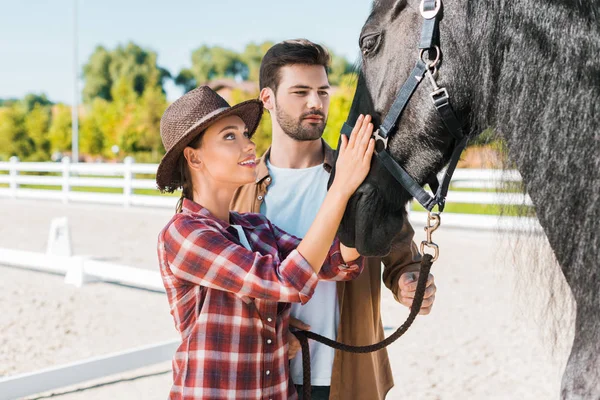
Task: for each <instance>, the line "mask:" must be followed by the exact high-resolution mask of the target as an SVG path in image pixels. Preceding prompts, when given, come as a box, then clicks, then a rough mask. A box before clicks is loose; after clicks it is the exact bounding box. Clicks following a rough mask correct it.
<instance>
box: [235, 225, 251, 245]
mask: <svg viewBox="0 0 600 400" xmlns="http://www.w3.org/2000/svg"><path fill="white" fill-rule="evenodd" d="M231 226H232V227H233V228H235V230H236V231H237V233H238V237H239V238H240V243H241V244H242V246H244V247H245V248H246V249H248V250H250V251H252V248H251V247H250V243H248V238H247V237H246V234H245V233H244V229H243V228H242V226H241V225H231Z"/></svg>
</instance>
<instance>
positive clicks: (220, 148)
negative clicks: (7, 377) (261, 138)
mask: <svg viewBox="0 0 600 400" xmlns="http://www.w3.org/2000/svg"><path fill="white" fill-rule="evenodd" d="M261 115H262V103H260V102H259V101H258V100H251V101H247V102H244V103H241V104H238V105H236V106H234V107H230V106H229V105H228V104H227V102H226V101H225V100H223V99H222V98H221V97H220V96H219V95H217V94H216V93H215V92H213V91H212V90H211V89H210V88H208V87H205V86H204V87H199V88H197V89H195V90H193V91H191V92H189V93H187V94H185V95H184V96H182V97H181V98H180V99H178V100H177V101H175V102H174V103H173V104H172V105H171V106H170V107H169V108H168V109H167V110H166V111H165V114H164V115H163V117H162V120H161V137H162V140H163V144H164V146H165V148H166V150H167V152H166V154H165V156H164V157H163V159H162V161H161V163H160V165H159V167H158V171H157V176H156V180H157V184H158V187H159V188H160V189H161V190H162V191H173V190H175V189H177V188H179V187H182V188H183V191H182V198H181V199H180V203H179V204H178V210H177V211H178V212H177V214H175V216H173V218H172V219H171V221H170V222H169V223H168V224H167V225H166V226H165V228H164V229H163V230H162V231H161V233H160V235H159V238H158V256H159V262H160V268H161V275H162V278H163V282H164V285H165V288H166V291H167V295H168V299H169V303H170V306H171V314H172V315H173V318H174V320H175V326H176V328H177V330H178V331H179V332H180V334H181V338H182V343H181V345H180V346H179V348H178V349H177V353H176V355H175V357H174V359H173V379H174V383H173V387H172V389H171V394H170V398H172V399H226V398H227V399H231V398H234V399H286V398H288V397H289V396H291V397H295V393H294V389H293V385H289V386H288V380H289V373H288V362H287V348H286V347H287V343H286V340H285V338H286V332H287V329H288V320H289V311H290V305H289V303H290V302H302V303H305V302H307V301H308V300H309V299H310V297H311V295H312V293H313V291H314V289H315V287H316V285H317V283H318V279H329V280H349V279H353V278H355V277H357V276H358V275H359V274H360V272H361V270H362V260H361V259H360V257H359V254H358V253H357V252H356V251H355V250H354V249H349V248H344V247H343V246H341V245H340V243H339V241H337V240H334V238H335V232H336V230H337V227H338V225H339V223H340V220H341V217H342V214H343V211H344V209H345V208H346V204H347V202H348V199H349V198H350V196H351V195H352V193H354V191H355V190H356V188H357V187H358V186H359V185H360V183H361V182H362V181H363V180H364V178H365V177H366V175H367V173H368V171H369V166H370V162H371V156H372V154H373V149H374V141H373V140H372V139H371V134H372V130H373V126H372V124H371V123H370V118H369V117H366V118H362V119H360V120H359V122H357V124H356V128H355V131H354V132H353V133H352V135H351V138H350V139H349V140H348V139H347V138H346V137H342V143H341V145H340V153H339V157H338V161H337V164H336V166H337V169H336V176H335V180H334V182H333V184H332V186H331V188H330V191H329V192H328V194H327V197H326V199H325V201H324V203H323V205H322V207H321V209H320V211H319V213H318V215H317V217H316V219H315V221H314V222H313V224H312V226H311V228H310V229H309V231H308V233H307V234H306V236H305V238H304V239H302V240H299V239H297V238H295V237H293V236H291V235H288V234H286V233H285V232H282V231H281V230H279V229H278V228H277V227H274V226H272V225H271V224H270V223H269V221H268V220H267V219H266V218H265V217H264V216H261V215H259V214H238V213H235V212H229V204H230V202H231V199H232V197H233V194H234V192H235V190H236V189H237V188H238V187H239V186H241V185H243V184H246V183H249V182H252V181H254V179H255V165H256V162H255V159H256V154H255V145H254V143H252V141H251V140H250V138H251V136H252V134H253V133H254V131H255V130H256V127H257V125H258V123H259V121H260V117H261ZM332 242H333V246H332V245H331V243H332ZM288 390H289V392H288Z"/></svg>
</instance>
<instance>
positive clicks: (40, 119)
mask: <svg viewBox="0 0 600 400" xmlns="http://www.w3.org/2000/svg"><path fill="white" fill-rule="evenodd" d="M24 123H25V131H26V132H27V135H28V136H29V137H30V138H31V140H32V141H33V145H34V152H33V154H31V156H29V159H30V160H31V161H48V160H50V141H49V140H48V129H49V128H50V109H49V108H48V107H47V106H42V105H40V104H35V106H34V107H33V109H32V110H31V111H30V112H29V113H27V114H26V115H25V121H24Z"/></svg>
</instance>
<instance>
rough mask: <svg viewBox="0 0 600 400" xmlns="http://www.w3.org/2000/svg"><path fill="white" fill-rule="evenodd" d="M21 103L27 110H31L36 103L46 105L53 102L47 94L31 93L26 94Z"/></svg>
mask: <svg viewBox="0 0 600 400" xmlns="http://www.w3.org/2000/svg"><path fill="white" fill-rule="evenodd" d="M21 104H23V107H25V112H31V111H32V110H33V108H34V107H35V106H36V105H39V106H42V107H46V106H51V105H52V104H53V103H52V102H51V101H50V100H48V98H47V97H46V95H45V94H43V93H42V94H34V93H29V94H27V95H25V97H24V98H23V100H21Z"/></svg>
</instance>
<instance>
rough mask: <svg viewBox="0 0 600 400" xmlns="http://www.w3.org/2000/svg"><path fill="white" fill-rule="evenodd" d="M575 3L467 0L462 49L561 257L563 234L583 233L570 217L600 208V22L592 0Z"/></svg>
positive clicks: (492, 122) (486, 116) (477, 106)
mask: <svg viewBox="0 0 600 400" xmlns="http://www.w3.org/2000/svg"><path fill="white" fill-rule="evenodd" d="M572 3H575V2H566V1H562V2H561V1H559V0H555V1H552V2H549V1H546V2H539V1H538V2H534V1H533V0H522V1H515V0H512V1H511V0H502V1H500V2H492V1H484V0H480V1H477V2H469V5H468V6H467V7H468V8H469V9H468V10H467V13H466V15H469V13H471V15H470V16H469V21H467V23H468V25H470V28H467V29H466V32H467V33H466V34H467V35H468V36H467V37H466V38H465V39H466V40H468V41H469V44H468V46H467V47H468V51H465V52H464V53H463V56H465V57H466V58H467V59H468V62H470V63H472V66H471V68H469V71H468V73H470V74H472V75H473V76H472V78H471V81H472V82H476V83H479V85H477V84H476V85H475V88H474V89H473V108H474V111H475V112H474V115H476V116H477V117H475V118H476V119H478V122H479V123H480V124H481V125H480V126H481V127H486V126H492V127H493V128H494V129H495V130H496V132H497V133H498V134H500V135H501V136H502V138H503V139H504V140H505V142H506V144H507V147H508V149H509V157H510V159H511V161H512V162H514V163H515V165H516V166H517V167H518V169H519V170H520V172H521V174H522V175H523V178H524V181H525V182H526V185H527V190H528V192H529V194H530V195H531V197H532V199H533V201H534V203H535V204H536V211H537V213H538V217H539V218H540V221H541V222H542V225H543V226H544V225H545V226H546V227H548V229H550V230H553V231H554V233H553V232H549V231H548V230H547V231H546V233H547V234H548V237H549V239H550V241H551V243H552V244H553V248H554V249H555V252H556V253H557V258H558V259H559V261H561V263H562V262H563V261H564V260H566V259H568V258H570V257H572V254H571V253H572V251H573V247H570V248H569V247H568V245H569V244H568V242H565V241H564V237H565V236H567V237H572V238H575V237H578V235H579V234H580V232H581V230H578V229H576V228H575V225H576V224H574V223H573V221H576V220H588V217H589V216H590V215H591V216H593V215H595V216H598V207H599V206H600V204H597V203H598V198H597V196H596V195H595V194H594V193H593V191H594V190H597V189H593V190H592V191H590V189H591V188H593V187H596V188H597V187H598V184H600V182H598V180H599V178H598V170H599V168H600V159H599V158H600V154H599V146H600V140H599V133H598V132H600V122H599V119H598V115H600V61H599V60H598V57H597V55H598V54H600V28H599V27H598V24H597V22H594V21H593V20H591V19H590V18H589V15H583V14H582V12H584V11H585V10H587V8H588V6H589V4H586V5H582V4H577V5H575V4H572ZM589 3H595V4H596V5H598V3H599V1H590V2H589ZM594 12H596V11H594ZM481 21H484V22H485V24H484V25H481V24H480V22H481ZM575 205H576V206H575ZM595 220H596V221H597V220H598V218H595ZM588 222H589V220H588ZM593 224H595V225H594V226H593V227H588V229H596V231H597V229H598V228H599V225H598V222H594V223H593ZM584 231H585V230H584ZM563 265H564V264H563Z"/></svg>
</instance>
